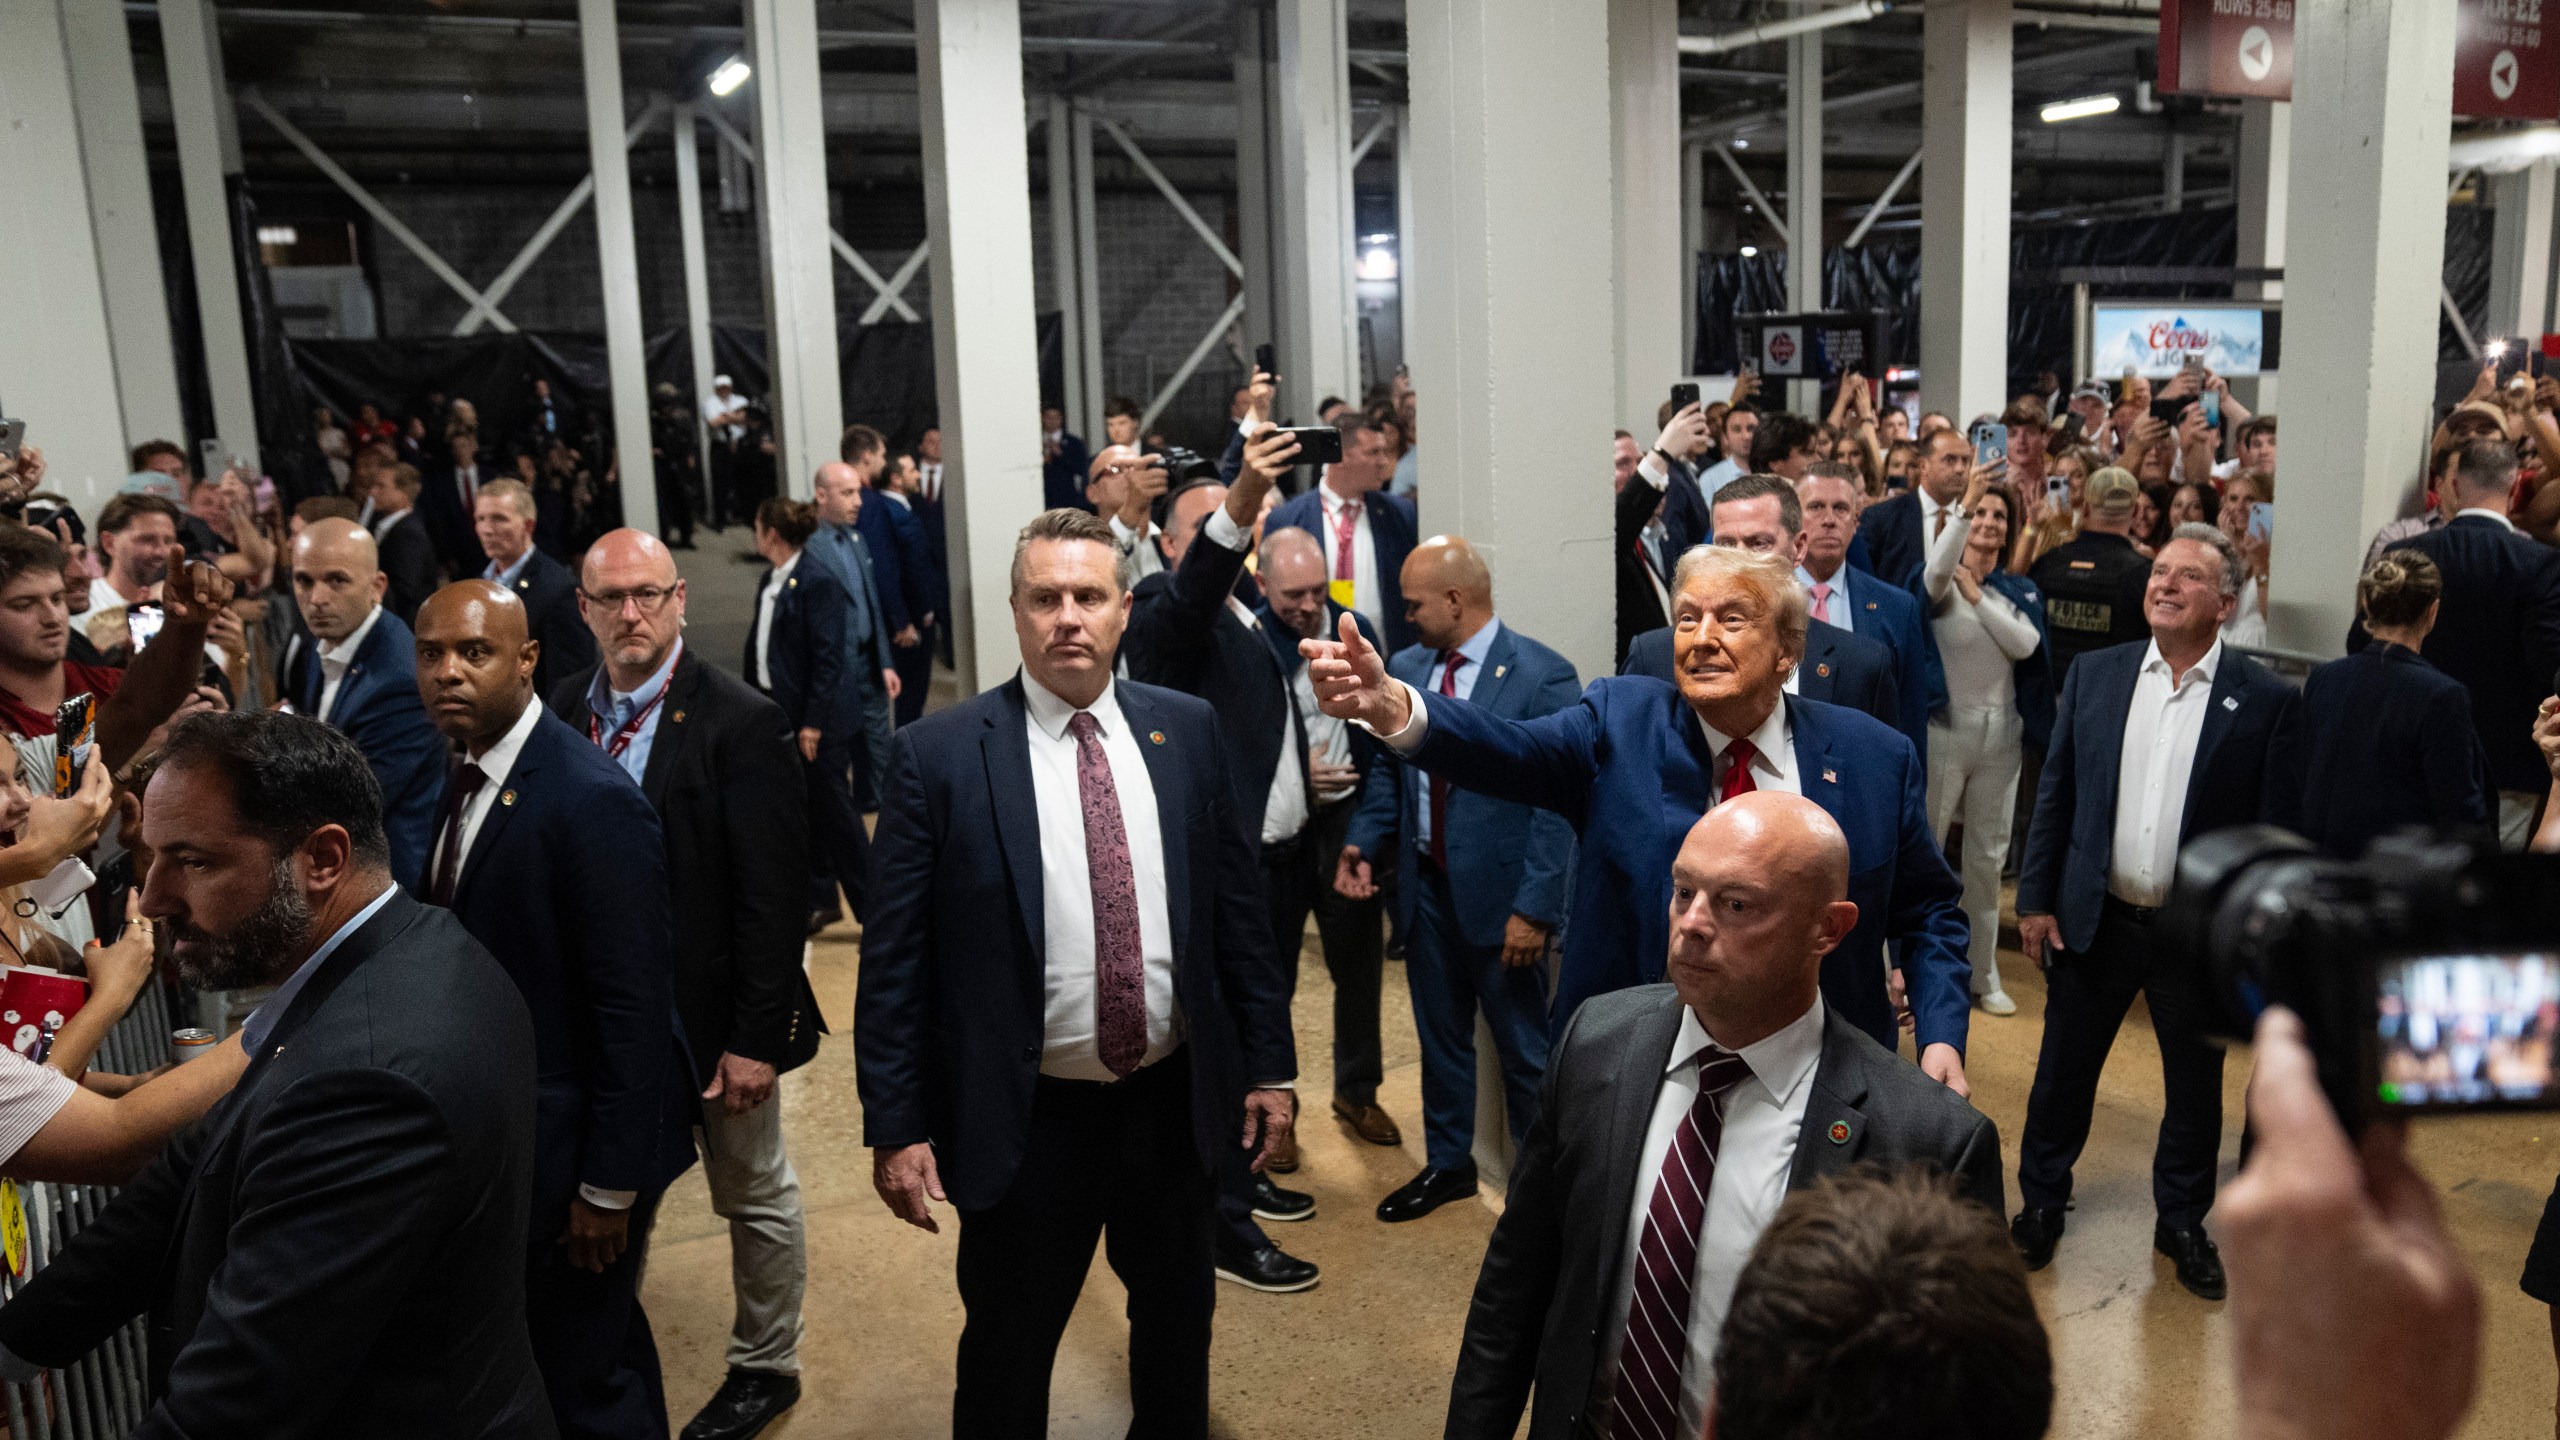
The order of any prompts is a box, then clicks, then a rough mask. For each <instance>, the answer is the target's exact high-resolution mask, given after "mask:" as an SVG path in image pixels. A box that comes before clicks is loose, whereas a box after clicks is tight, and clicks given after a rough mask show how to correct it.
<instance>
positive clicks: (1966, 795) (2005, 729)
mask: <svg viewBox="0 0 2560 1440" xmlns="http://www.w3.org/2000/svg"><path fill="white" fill-rule="evenodd" d="M1957 512H1958V515H1959V519H1958V520H1957V522H1956V523H1954V524H1951V525H1949V526H1947V527H1946V529H1944V530H1942V531H1940V532H1939V534H1938V537H1937V540H1936V542H1935V543H1934V544H1932V545H1931V547H1930V550H1929V559H1928V563H1927V565H1926V566H1925V567H1923V569H1922V571H1921V585H1922V587H1923V589H1924V594H1923V595H1922V597H1921V598H1922V601H1923V603H1924V604H1925V605H1926V606H1927V607H1928V611H1929V624H1930V627H1931V628H1932V629H1933V630H1934V631H1935V632H1936V636H1937V641H1938V654H1939V658H1940V659H1941V661H1942V662H1943V663H1944V665H1945V667H1946V676H1947V705H1946V708H1945V709H1943V710H1940V711H1938V712H1937V713H1935V714H1933V715H1931V716H1930V717H1929V824H1930V827H1931V828H1932V829H1933V830H1934V831H1935V832H1936V834H1937V837H1938V845H1939V848H1941V849H1944V848H1945V847H1946V843H1947V832H1948V830H1949V829H1950V828H1951V827H1952V826H1953V825H1954V824H1955V823H1956V822H1957V821H1958V820H1962V821H1963V822H1964V853H1963V855H1962V856H1961V858H1959V857H1956V856H1953V855H1950V856H1949V857H1948V858H1949V859H1950V860H1955V861H1957V872H1958V873H1959V874H1960V875H1962V876H1963V877H1964V912H1965V918H1966V920H1967V921H1968V922H1969V923H1970V924H1971V925H1972V927H1973V943H1972V959H1973V999H1974V1003H1975V1004H1977V1005H1979V1006H1981V1007H1982V1008H1983V1009H1984V1010H1987V1011H1989V1012H1990V1013H1992V1014H1994V1015H2011V1014H2015V1013H2016V1012H2017V1009H2018V1006H2017V1002H2015V1001H2013V1000H2011V999H2010V998H2009V995H2008V992H2007V991H2005V990H2003V989H2001V988H2000V861H2001V857H2002V856H2004V855H2006V854H2007V853H2008V850H2009V826H2010V817H2011V816H2012V815H2013V814H2014V813H2015V811H2016V807H2017V796H2018V765H2019V760H2020V756H2021V755H2022V754H2023V747H2024V746H2026V745H2028V744H2034V745H2038V746H2041V745H2043V744H2044V742H2045V737H2046V736H2047V735H2048V734H2050V733H2051V731H2052V728H2053V693H2052V691H2053V687H2052V682H2051V675H2050V670H2049V667H2048V666H2047V663H2046V657H2045V650H2044V597H2043V596H2042V595H2040V594H2039V593H2037V590H2036V587H2035V585H2034V584H2033V583H2032V582H2031V581H2029V580H2028V579H2027V577H2025V576H2024V575H2019V574H2014V573H2012V572H2010V571H2007V570H2004V569H2002V568H2001V559H2002V557H2003V556H2004V555H2005V554H2006V553H2007V548H2008V544H2009V539H2010V536H2011V535H2013V534H2014V533H2016V530H2017V526H2018V504H2017V499H2016V497H2015V496H2013V495H2011V494H2010V493H2009V491H2008V490H2007V489H2006V488H2005V487H2002V486H1995V485H1991V484H1989V483H1987V482H1986V480H1985V479H1984V477H1983V476H1981V475H1979V474H1977V475H1975V476H1974V478H1973V483H1972V484H1971V485H1970V486H1969V487H1968V488H1967V490H1966V492H1965V496H1964V499H1963V500H1962V501H1961V502H1959V504H1958V506H1957Z"/></svg>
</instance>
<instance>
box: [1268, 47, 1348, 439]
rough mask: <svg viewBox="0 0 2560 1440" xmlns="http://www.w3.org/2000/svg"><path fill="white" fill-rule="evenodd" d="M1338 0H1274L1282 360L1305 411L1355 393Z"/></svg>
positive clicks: (1344, 71) (1343, 54)
mask: <svg viewBox="0 0 2560 1440" xmlns="http://www.w3.org/2000/svg"><path fill="white" fill-rule="evenodd" d="M1343 4H1344V0H1278V5H1277V7H1276V11H1275V14H1274V17H1273V18H1274V21H1275V23H1274V26H1273V34H1274V36H1275V38H1276V39H1277V40H1278V42H1279V45H1278V53H1277V55H1276V56H1275V57H1274V58H1275V59H1276V60H1277V61H1278V67H1279V68H1278V86H1277V88H1278V98H1279V105H1278V107H1277V108H1278V113H1279V120H1280V126H1279V139H1280V144H1279V147H1278V156H1277V158H1278V161H1279V164H1278V171H1279V175H1278V183H1277V185H1276V187H1275V188H1274V190H1273V196H1274V198H1275V200H1276V201H1277V202H1278V204H1277V207H1276V213H1275V216H1274V219H1275V224H1274V226H1273V233H1274V236H1275V237H1276V239H1277V241H1278V255H1277V257H1276V259H1277V261H1278V277H1277V278H1278V285H1277V289H1278V291H1279V325H1278V327H1277V330H1278V338H1277V340H1276V341H1275V343H1276V344H1278V346H1279V347H1280V368H1281V370H1282V371H1283V372H1285V373H1286V374H1287V375H1288V377H1289V380H1290V388H1291V389H1292V391H1293V392H1294V393H1296V394H1297V395H1299V396H1301V397H1303V404H1304V406H1305V408H1306V410H1307V413H1308V414H1310V415H1312V414H1313V413H1314V405H1315V402H1316V401H1318V400H1320V399H1322V398H1323V397H1324V396H1326V395H1339V396H1341V397H1342V398H1343V399H1345V400H1348V401H1351V402H1352V403H1353V404H1355V405H1356V404H1358V403H1359V400H1360V315H1359V309H1358V304H1357V301H1356V298H1355V296H1354V294H1353V291H1352V279H1351V260H1352V228H1353V217H1352V208H1351V70H1350V64H1351V61H1350V56H1349V54H1348V53H1347V47H1348V45H1349V43H1350V40H1349V35H1348V33H1347V32H1346V30H1345V28H1344V25H1345V22H1344V16H1343Z"/></svg>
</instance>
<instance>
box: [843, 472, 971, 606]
mask: <svg viewBox="0 0 2560 1440" xmlns="http://www.w3.org/2000/svg"><path fill="white" fill-rule="evenodd" d="M874 503H877V504H878V505H879V507H880V513H882V514H883V515H886V516H888V517H889V527H890V530H891V532H892V533H893V534H894V535H895V537H896V539H897V544H898V583H899V584H900V585H901V586H903V587H904V593H905V595H906V601H907V617H908V618H909V619H911V620H913V621H915V622H916V623H917V624H919V625H921V624H923V623H924V617H926V616H927V615H931V616H933V617H935V618H936V619H940V618H941V617H942V616H944V615H948V614H950V613H951V597H950V587H949V582H948V580H947V579H946V578H945V577H944V575H943V571H942V552H941V548H940V545H939V541H938V538H937V535H936V532H937V531H938V530H939V528H940V526H941V524H942V514H941V510H942V507H941V506H939V505H937V506H935V507H933V508H934V517H933V527H934V528H933V529H932V530H928V529H927V527H926V524H925V515H924V511H925V504H924V501H923V500H922V499H920V498H914V497H910V496H906V495H901V494H899V493H898V492H897V491H895V490H874V491H872V492H871V494H870V496H869V497H868V498H866V499H865V500H864V501H863V507H862V508H863V509H865V510H869V509H870V508H871V506H872V505H873V504H874Z"/></svg>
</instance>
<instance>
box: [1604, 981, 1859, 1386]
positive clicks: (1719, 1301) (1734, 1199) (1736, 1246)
mask: <svg viewBox="0 0 2560 1440" xmlns="http://www.w3.org/2000/svg"><path fill="white" fill-rule="evenodd" d="M1711 1038H1712V1037H1710V1036H1709V1035H1708V1034H1707V1029H1706V1027H1705V1026H1703V1025H1701V1024H1699V1023H1698V1014H1697V1012H1696V1011H1694V1010H1691V1009H1689V1008H1687V1007H1686V1006H1683V1007H1682V1008H1681V1012H1680V1038H1679V1039H1677V1040H1674V1041H1673V1042H1671V1063H1670V1065H1669V1066H1668V1067H1667V1068H1666V1069H1665V1070H1664V1071H1663V1073H1662V1088H1661V1089H1660V1090H1659V1091H1657V1092H1656V1093H1655V1095H1654V1099H1653V1118H1652V1120H1650V1121H1649V1122H1647V1123H1646V1125H1645V1131H1644V1150H1643V1151H1642V1152H1641V1158H1639V1159H1638V1160H1637V1162H1636V1185H1635V1201H1634V1210H1633V1212H1632V1214H1631V1215H1630V1217H1629V1219H1628V1222H1627V1242H1626V1249H1625V1252H1624V1253H1623V1254H1622V1255H1621V1256H1620V1257H1619V1265H1618V1278H1617V1284H1616V1288H1615V1291H1614V1293H1613V1295H1612V1298H1611V1302H1610V1307H1609V1309H1608V1310H1606V1311H1605V1312H1603V1315H1604V1317H1605V1318H1604V1322H1603V1323H1604V1324H1606V1326H1607V1327H1608V1336H1607V1344H1606V1345H1605V1346H1604V1347H1603V1348H1602V1350H1601V1352H1600V1357H1601V1364H1600V1373H1601V1374H1603V1375H1606V1376H1608V1377H1610V1378H1611V1379H1612V1380H1613V1381H1614V1380H1615V1379H1616V1377H1617V1373H1618V1351H1619V1349H1620V1348H1621V1347H1622V1346H1623V1345H1624V1344H1625V1343H1626V1338H1627V1307H1628V1306H1629V1304H1631V1303H1632V1302H1633V1299H1634V1294H1635V1291H1634V1287H1635V1275H1636V1264H1637V1260H1636V1257H1637V1252H1638V1251H1639V1249H1640V1248H1641V1247H1642V1246H1643V1244H1644V1222H1645V1212H1646V1211H1648V1210H1650V1209H1651V1208H1652V1207H1653V1191H1654V1186H1655V1185H1656V1184H1657V1183H1658V1182H1659V1181H1660V1180H1661V1178H1662V1162H1663V1160H1664V1158H1665V1157H1667V1156H1668V1155H1669V1154H1670V1153H1671V1140H1672V1137H1673V1136H1674V1135H1675V1134H1677V1133H1678V1132H1679V1129H1680V1126H1681V1123H1682V1122H1683V1121H1684V1120H1686V1119H1687V1118H1688V1114H1689V1110H1690V1108H1691V1107H1692V1106H1694V1105H1696V1104H1697V1103H1698V1067H1697V1066H1696V1065H1695V1064H1694V1063H1692V1060H1693V1057H1695V1056H1696V1055H1697V1053H1698V1052H1699V1051H1700V1050H1703V1049H1705V1048H1706V1047H1707V1045H1708V1043H1709V1042H1710V1040H1711ZM1738 1053H1739V1054H1740V1055H1741V1056H1742V1063H1743V1064H1745V1065H1748V1066H1750V1067H1751V1078H1749V1079H1747V1080H1744V1081H1743V1082H1742V1083H1740V1084H1738V1085H1736V1086H1734V1087H1733V1089H1732V1090H1731V1091H1729V1092H1727V1094H1726V1096H1725V1107H1724V1134H1723V1136H1722V1138H1720V1139H1719V1140H1718V1141H1717V1142H1716V1162H1715V1163H1716V1171H1715V1178H1714V1179H1713V1180H1712V1181H1711V1182H1709V1184H1708V1186H1707V1213H1706V1223H1705V1224H1703V1225H1701V1226H1700V1227H1699V1229H1698V1258H1697V1264H1696V1268H1695V1269H1693V1270H1692V1271H1691V1272H1690V1288H1689V1329H1688V1341H1689V1355H1688V1359H1687V1361H1686V1363H1684V1364H1683V1365H1682V1366H1681V1367H1680V1429H1679V1433H1680V1434H1683V1435H1699V1434H1704V1433H1705V1432H1706V1425H1707V1394H1708V1392H1709V1391H1710V1390H1712V1389H1714V1388H1715V1360H1716V1337H1717V1335H1718V1334H1719V1333H1720V1332H1721V1331H1722V1330H1723V1329H1724V1316H1725V1311H1726V1309H1727V1308H1728V1307H1730V1306H1731V1304H1732V1303H1733V1283H1734V1281H1735V1280H1737V1279H1739V1278H1740V1277H1741V1275H1742V1264H1743V1262H1744V1261H1746V1260H1748V1259H1750V1258H1751V1250H1752V1247H1753V1246H1755V1245H1757V1244H1759V1243H1760V1232H1762V1231H1763V1230H1766V1229H1768V1228H1769V1222H1770V1221H1771V1220H1772V1219H1774V1218H1776V1216H1777V1213H1778V1206H1779V1205H1780V1204H1782V1203H1784V1202H1785V1200H1786V1198H1787V1177H1788V1175H1789V1174H1790V1173H1792V1172H1793V1170H1794V1168H1795V1161H1796V1138H1797V1136H1798V1135H1800V1134H1801V1133H1802V1132H1803V1130H1804V1112H1805V1106H1806V1103H1807V1102H1808V1101H1809V1100H1811V1099H1812V1098H1813V1072H1814V1070H1815V1068H1816V1066H1817V1065H1819V1063H1820V1062H1821V1059H1822V997H1821V996H1820V995H1818V994H1817V995H1816V996H1814V998H1813V1008H1811V1009H1809V1010H1807V1011H1805V1012H1804V1013H1803V1014H1802V1015H1799V1016H1797V1017H1796V1018H1795V1020H1794V1021H1792V1022H1791V1023H1789V1024H1788V1025H1787V1026H1786V1027H1785V1028H1784V1029H1782V1030H1780V1031H1778V1032H1777V1033H1776V1034H1774V1035H1771V1036H1769V1037H1768V1038H1766V1039H1764V1040H1761V1041H1759V1042H1758V1043H1756V1044H1752V1045H1746V1046H1744V1047H1743V1048H1742V1049H1741V1051H1740V1052H1738Z"/></svg>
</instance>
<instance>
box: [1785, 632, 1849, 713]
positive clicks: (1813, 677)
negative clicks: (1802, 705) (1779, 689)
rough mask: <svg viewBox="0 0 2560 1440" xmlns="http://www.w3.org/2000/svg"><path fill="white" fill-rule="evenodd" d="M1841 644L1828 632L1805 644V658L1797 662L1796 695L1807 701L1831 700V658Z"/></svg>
mask: <svg viewBox="0 0 2560 1440" xmlns="http://www.w3.org/2000/svg"><path fill="white" fill-rule="evenodd" d="M1839 648H1840V642H1839V641H1837V640H1834V639H1832V638H1831V636H1830V635H1829V634H1828V633H1827V632H1826V633H1823V634H1821V635H1818V636H1816V637H1815V638H1813V639H1811V640H1809V641H1807V642H1806V644H1805V652H1804V658H1803V659H1801V660H1799V661H1797V662H1796V693H1797V694H1798V695H1801V696H1803V697H1804V698H1805V699H1807V700H1823V701H1828V700H1829V699H1830V698H1831V656H1832V653H1833V652H1834V651H1836V650H1838V649H1839Z"/></svg>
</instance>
